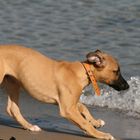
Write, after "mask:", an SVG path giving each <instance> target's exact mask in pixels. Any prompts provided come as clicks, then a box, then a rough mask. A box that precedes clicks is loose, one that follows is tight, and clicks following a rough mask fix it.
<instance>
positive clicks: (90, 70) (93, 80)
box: [81, 62, 100, 96]
mask: <svg viewBox="0 0 140 140" xmlns="http://www.w3.org/2000/svg"><path fill="white" fill-rule="evenodd" d="M81 64H82V65H83V67H84V68H85V71H86V74H87V77H88V79H89V83H92V86H93V88H94V90H95V93H96V95H97V96H100V89H99V87H98V84H97V81H96V78H95V76H94V67H93V66H91V65H90V64H88V63H86V62H83V63H81Z"/></svg>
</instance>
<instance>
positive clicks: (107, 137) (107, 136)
mask: <svg viewBox="0 0 140 140" xmlns="http://www.w3.org/2000/svg"><path fill="white" fill-rule="evenodd" d="M103 139H105V140H115V138H114V137H113V136H112V135H111V134H109V133H105V135H104V137H103Z"/></svg>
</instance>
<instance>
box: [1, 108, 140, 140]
mask: <svg viewBox="0 0 140 140" xmlns="http://www.w3.org/2000/svg"><path fill="white" fill-rule="evenodd" d="M49 108H50V106H49ZM51 109H52V110H54V107H53V106H52V107H51ZM91 110H92V111H93V112H94V114H96V118H103V119H104V120H105V121H106V125H105V126H104V127H103V128H101V129H100V130H101V131H105V132H110V133H111V134H112V135H113V136H114V137H115V138H116V139H117V140H139V139H140V134H139V130H140V125H139V124H140V123H139V122H140V120H136V119H134V118H129V117H125V116H123V115H122V114H121V113H120V112H114V111H111V110H108V109H97V108H96V109H94V110H93V109H92V108H90V111H91ZM92 111H91V112H92ZM48 121H52V123H56V124H55V125H56V126H58V128H57V129H56V128H55V127H54V126H53V127H51V126H48V124H45V123H44V125H46V127H45V128H43V130H42V131H41V132H34V133H33V132H30V131H27V130H24V129H22V128H21V127H20V126H19V125H18V124H17V123H16V122H15V121H14V120H11V121H8V120H7V119H4V118H0V140H97V139H95V138H90V137H87V136H85V135H84V133H82V131H81V130H79V129H78V128H76V129H77V131H75V130H74V129H73V127H72V126H74V125H73V124H72V123H69V122H67V121H66V122H65V121H64V122H63V118H61V119H60V121H61V122H63V123H65V125H66V126H67V127H66V128H67V130H68V131H65V130H64V129H63V130H62V129H61V126H60V127H59V123H57V121H54V120H53V118H52V117H50V118H48ZM41 127H42V126H41Z"/></svg>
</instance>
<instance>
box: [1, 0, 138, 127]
mask: <svg viewBox="0 0 140 140" xmlns="http://www.w3.org/2000/svg"><path fill="white" fill-rule="evenodd" d="M0 44H22V45H25V46H27V47H31V48H34V49H36V50H38V51H40V52H42V53H43V54H45V55H47V56H49V57H51V58H55V59H65V60H69V61H74V60H79V61H81V60H84V59H85V55H86V54H87V53H88V52H90V51H94V50H96V49H101V50H103V51H106V52H108V53H110V54H112V55H113V56H114V57H116V58H117V59H118V60H119V62H120V65H121V71H122V74H123V75H124V77H125V78H126V79H127V81H128V82H129V84H130V89H129V90H128V91H125V92H123V93H119V92H116V91H115V90H113V89H111V88H109V87H107V86H104V85H100V86H101V89H102V90H101V91H102V96H101V97H96V96H95V95H94V91H93V90H92V88H91V87H88V88H87V89H85V92H84V94H83V95H82V96H81V98H80V100H81V101H82V102H84V103H85V104H87V105H90V106H91V107H94V106H96V107H97V106H98V107H103V108H106V107H107V108H109V109H111V110H112V109H113V110H116V109H117V110H119V111H120V112H121V113H122V112H123V113H124V114H125V115H126V116H128V117H134V118H140V55H139V54H140V0H76V1H75V0H38V1H37V0H30V1H29V0H18V1H14V0H3V1H0ZM27 98H28V96H27V95H26V94H25V95H24V96H23V99H22V100H23V103H21V104H23V105H22V107H23V113H25V116H27V117H28V116H29V117H33V116H36V117H38V116H40V115H41V116H43V115H44V114H46V110H45V107H46V106H45V105H44V104H43V105H42V104H41V103H40V104H39V106H36V108H37V110H36V113H35V112H34V113H33V114H32V113H30V114H28V113H26V112H28V111H29V112H30V110H32V109H31V108H33V107H34V105H35V104H36V101H34V100H31V101H30V102H28V104H27V105H24V101H26V100H27ZM5 100H6V95H4V94H1V95H0V107H1V108H2V111H1V115H3V114H4V107H3V106H5ZM28 106H30V107H31V108H28ZM44 106H45V107H44ZM40 107H42V109H40ZM24 110H25V111H24ZM38 110H39V111H38ZM54 110H55V109H54ZM38 114H39V115H38ZM52 114H53V113H52ZM61 125H62V124H61ZM72 129H74V128H72Z"/></svg>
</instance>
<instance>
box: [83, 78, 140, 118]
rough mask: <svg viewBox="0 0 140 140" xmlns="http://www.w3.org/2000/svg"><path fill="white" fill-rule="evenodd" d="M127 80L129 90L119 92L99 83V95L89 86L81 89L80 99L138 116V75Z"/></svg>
mask: <svg viewBox="0 0 140 140" xmlns="http://www.w3.org/2000/svg"><path fill="white" fill-rule="evenodd" d="M127 82H128V83H129V85H130V88H129V90H126V91H121V92H118V91H115V90H114V89H112V88H110V87H107V86H104V85H101V86H102V89H101V96H96V95H95V94H94V91H93V90H92V87H91V86H89V87H87V88H86V89H85V90H84V91H83V94H82V96H81V97H80V100H81V102H83V103H84V104H87V105H92V106H99V107H108V108H111V109H119V110H120V111H123V112H125V113H126V114H127V115H128V116H132V117H137V118H140V77H131V78H130V79H129V80H128V81H127Z"/></svg>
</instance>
